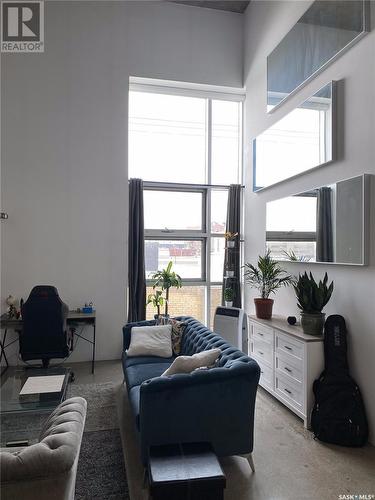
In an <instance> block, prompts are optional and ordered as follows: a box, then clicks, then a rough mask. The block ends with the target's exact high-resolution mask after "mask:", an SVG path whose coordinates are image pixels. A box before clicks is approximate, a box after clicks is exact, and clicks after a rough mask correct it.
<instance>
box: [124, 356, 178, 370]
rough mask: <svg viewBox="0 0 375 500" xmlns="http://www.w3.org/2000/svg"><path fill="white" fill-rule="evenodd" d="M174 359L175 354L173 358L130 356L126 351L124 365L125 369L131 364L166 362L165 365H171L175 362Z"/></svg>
mask: <svg viewBox="0 0 375 500" xmlns="http://www.w3.org/2000/svg"><path fill="white" fill-rule="evenodd" d="M174 359H175V356H172V358H160V357H159V356H134V357H130V358H129V357H128V356H127V355H126V353H124V355H123V360H122V365H123V368H124V369H126V368H128V367H129V366H135V365H147V364H154V363H164V364H165V365H170V364H172V363H173V361H174Z"/></svg>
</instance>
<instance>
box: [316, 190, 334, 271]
mask: <svg viewBox="0 0 375 500" xmlns="http://www.w3.org/2000/svg"><path fill="white" fill-rule="evenodd" d="M317 191H318V196H317V209H316V210H317V214H316V260H317V261H319V262H333V234H332V199H331V198H332V190H331V188H329V187H322V188H319V189H318V190H317Z"/></svg>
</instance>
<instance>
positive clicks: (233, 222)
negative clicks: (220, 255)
mask: <svg viewBox="0 0 375 500" xmlns="http://www.w3.org/2000/svg"><path fill="white" fill-rule="evenodd" d="M241 196H242V186H241V185H240V184H231V185H230V187H229V192H228V209H227V222H226V231H227V232H231V233H238V236H237V237H236V239H235V247H234V248H233V249H227V250H226V252H225V258H224V276H225V274H226V270H228V269H231V270H233V271H234V279H226V280H225V279H224V280H223V290H222V303H223V304H224V288H225V287H228V288H232V289H233V291H234V298H233V306H234V307H241V280H240V265H241V263H240V233H241Z"/></svg>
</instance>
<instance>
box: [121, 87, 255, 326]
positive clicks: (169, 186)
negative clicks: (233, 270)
mask: <svg viewBox="0 0 375 500" xmlns="http://www.w3.org/2000/svg"><path fill="white" fill-rule="evenodd" d="M132 80H133V82H132ZM136 80H139V79H135V78H134V79H131V83H130V85H129V94H130V92H132V91H135V92H146V93H151V94H158V93H160V94H169V95H180V96H186V97H199V98H203V99H205V100H206V158H205V165H206V166H205V168H206V182H207V184H200V183H199V184H188V183H178V182H177V183H174V182H159V181H156V182H153V181H144V183H143V185H144V190H154V191H174V192H199V193H202V230H181V229H171V230H165V229H147V228H145V230H144V237H145V241H149V240H172V241H173V240H177V241H178V240H180V241H186V240H193V241H196V240H201V241H202V242H203V244H202V258H201V279H196V278H183V280H182V283H183V285H184V284H186V286H198V287H199V286H200V287H204V289H205V304H204V309H205V322H206V324H207V325H210V317H211V289H212V287H217V286H222V281H211V241H212V238H224V234H225V233H224V232H223V233H214V232H212V230H211V229H212V228H211V193H212V191H213V190H226V191H228V189H229V185H213V184H211V181H212V154H211V153H212V101H213V100H223V101H234V102H237V103H238V130H239V137H238V150H239V153H238V166H237V181H236V182H238V183H240V184H241V185H243V177H244V172H243V163H244V161H243V155H244V153H243V129H244V127H243V101H244V99H245V95H244V92H243V90H242V89H241V90H240V91H238V89H223V91H216V90H213V89H208V90H205V89H203V88H201V86H199V87H198V86H194V87H193V88H186V87H181V88H177V87H173V86H170V85H168V84H166V85H164V84H159V85H153V84H150V83H147V84H143V83H139V82H138V81H136ZM134 82H135V83H134ZM206 87H208V86H206ZM228 90H230V91H229V92H228ZM241 210H242V213H244V209H243V200H242V209H241ZM242 220H243V217H242ZM242 227H243V223H242ZM242 233H243V230H242V228H241V235H240V252H241V263H242V262H243V257H244V256H243V238H242ZM152 283H153V280H152V279H149V278H147V279H146V286H147V287H149V286H152Z"/></svg>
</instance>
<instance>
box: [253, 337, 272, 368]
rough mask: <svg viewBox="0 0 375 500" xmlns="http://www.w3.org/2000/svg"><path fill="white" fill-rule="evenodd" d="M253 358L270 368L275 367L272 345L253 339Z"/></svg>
mask: <svg viewBox="0 0 375 500" xmlns="http://www.w3.org/2000/svg"><path fill="white" fill-rule="evenodd" d="M252 343H253V356H254V357H255V358H257V359H259V360H260V361H261V362H263V363H267V364H268V365H269V366H273V348H272V345H271V344H268V343H267V342H263V340H259V339H257V338H253V342H252Z"/></svg>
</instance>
